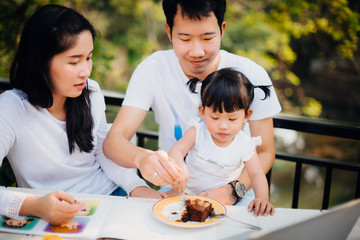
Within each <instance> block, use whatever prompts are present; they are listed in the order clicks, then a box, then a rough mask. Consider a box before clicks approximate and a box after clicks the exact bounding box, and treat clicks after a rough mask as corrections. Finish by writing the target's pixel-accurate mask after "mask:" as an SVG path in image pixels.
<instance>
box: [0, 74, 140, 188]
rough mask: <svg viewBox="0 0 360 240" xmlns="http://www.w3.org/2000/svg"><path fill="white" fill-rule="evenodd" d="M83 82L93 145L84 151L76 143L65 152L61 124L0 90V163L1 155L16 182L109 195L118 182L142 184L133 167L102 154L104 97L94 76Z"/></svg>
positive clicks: (15, 93)
mask: <svg viewBox="0 0 360 240" xmlns="http://www.w3.org/2000/svg"><path fill="white" fill-rule="evenodd" d="M88 84H89V88H90V89H91V90H92V93H91V94H90V101H91V111H92V116H93V120H94V128H93V137H94V142H93V143H94V146H95V147H94V149H93V150H92V151H91V152H90V153H85V152H80V151H79V150H78V149H77V148H76V149H75V151H74V152H73V153H72V154H70V153H69V147H68V138H67V134H66V127H65V124H66V123H65V122H62V121H59V120H57V119H55V118H54V117H53V116H52V115H51V114H50V113H49V112H48V110H47V109H45V108H38V107H34V106H33V105H31V104H30V103H29V101H28V100H27V97H26V94H25V93H23V92H22V91H19V90H15V89H13V90H9V91H6V92H4V93H3V94H1V95H0V109H1V111H0V129H1V130H0V164H1V163H2V160H3V158H4V157H5V156H7V158H8V160H9V162H10V164H11V167H12V169H13V171H14V174H15V177H16V181H17V183H18V186H19V187H25V188H37V189H45V190H51V191H55V190H63V191H66V192H81V193H94V194H110V193H111V192H113V191H114V190H115V189H116V188H118V185H120V186H121V187H122V188H123V189H124V190H125V191H127V192H128V193H129V192H130V191H132V190H133V189H134V188H135V187H137V186H147V185H146V183H145V182H144V181H143V180H142V179H140V178H139V176H137V174H136V172H134V170H133V169H126V168H123V167H120V166H119V165H117V164H115V163H114V162H112V161H111V160H109V159H107V158H106V157H105V156H104V154H103V152H102V144H103V141H104V139H105V137H106V135H107V133H108V126H107V123H106V118H105V102H104V97H103V95H102V93H101V91H100V87H99V85H98V84H97V83H96V82H95V81H93V80H88ZM105 173H106V174H105ZM110 179H111V180H112V181H111V180H110Z"/></svg>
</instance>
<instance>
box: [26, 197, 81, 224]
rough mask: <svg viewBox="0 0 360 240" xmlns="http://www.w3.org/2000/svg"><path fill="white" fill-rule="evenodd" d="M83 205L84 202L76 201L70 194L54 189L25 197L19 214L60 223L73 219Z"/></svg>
mask: <svg viewBox="0 0 360 240" xmlns="http://www.w3.org/2000/svg"><path fill="white" fill-rule="evenodd" d="M84 205H85V203H80V202H77V201H76V200H75V199H74V198H73V197H72V196H71V195H70V194H68V193H65V192H63V191H56V192H52V193H49V194H47V195H45V196H43V197H35V196H28V197H26V198H25V200H24V203H23V204H22V206H21V209H20V215H25V216H36V217H40V218H42V219H44V220H45V221H47V222H49V223H51V224H54V225H61V224H66V223H68V222H69V221H70V220H71V219H73V218H74V217H75V215H76V214H77V212H79V211H80V210H81V208H82V207H84Z"/></svg>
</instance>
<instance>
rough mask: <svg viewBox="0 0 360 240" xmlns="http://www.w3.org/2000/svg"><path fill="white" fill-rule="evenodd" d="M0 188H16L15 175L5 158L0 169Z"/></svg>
mask: <svg viewBox="0 0 360 240" xmlns="http://www.w3.org/2000/svg"><path fill="white" fill-rule="evenodd" d="M0 186H6V187H9V186H11V187H15V186H16V179H15V175H14V173H13V171H12V169H11V166H10V163H9V161H8V160H7V158H5V159H4V160H3V162H2V165H1V167H0Z"/></svg>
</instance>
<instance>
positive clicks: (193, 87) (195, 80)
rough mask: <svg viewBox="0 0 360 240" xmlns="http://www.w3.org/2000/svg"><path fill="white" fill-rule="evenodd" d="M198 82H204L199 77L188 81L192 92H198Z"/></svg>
mask: <svg viewBox="0 0 360 240" xmlns="http://www.w3.org/2000/svg"><path fill="white" fill-rule="evenodd" d="M198 82H202V80H201V79H199V78H191V79H190V80H189V81H188V82H187V83H186V85H188V86H189V89H190V91H191V92H192V93H196V84H197V83H198Z"/></svg>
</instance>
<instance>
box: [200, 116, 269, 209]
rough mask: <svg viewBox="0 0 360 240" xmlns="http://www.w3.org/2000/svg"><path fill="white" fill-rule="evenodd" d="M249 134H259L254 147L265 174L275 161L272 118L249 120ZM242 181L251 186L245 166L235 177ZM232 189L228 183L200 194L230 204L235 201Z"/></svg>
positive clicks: (248, 186) (255, 135) (247, 187)
mask: <svg viewBox="0 0 360 240" xmlns="http://www.w3.org/2000/svg"><path fill="white" fill-rule="evenodd" d="M249 125H250V132H251V136H254V137H257V136H261V140H262V144H261V146H258V147H257V148H256V150H257V152H258V156H259V159H260V164H261V166H262V168H263V170H264V173H265V174H266V173H267V172H268V171H269V170H270V168H271V167H272V165H273V163H274V161H275V142H274V132H273V129H274V125H273V119H272V118H266V119H262V120H252V121H249ZM237 180H238V181H240V182H241V183H243V184H244V185H245V187H246V189H249V188H250V187H251V181H250V178H249V175H248V173H247V171H246V167H245V168H244V170H243V171H242V173H241V175H240V176H239V177H238V179H237ZM232 193H233V189H232V187H231V186H230V184H225V185H224V186H222V187H220V188H217V189H214V190H210V191H208V192H206V193H202V195H205V196H208V197H211V198H214V199H216V200H218V201H220V202H222V203H223V204H227V205H232V204H234V202H235V201H236V198H235V197H234V196H233V194H232Z"/></svg>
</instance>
